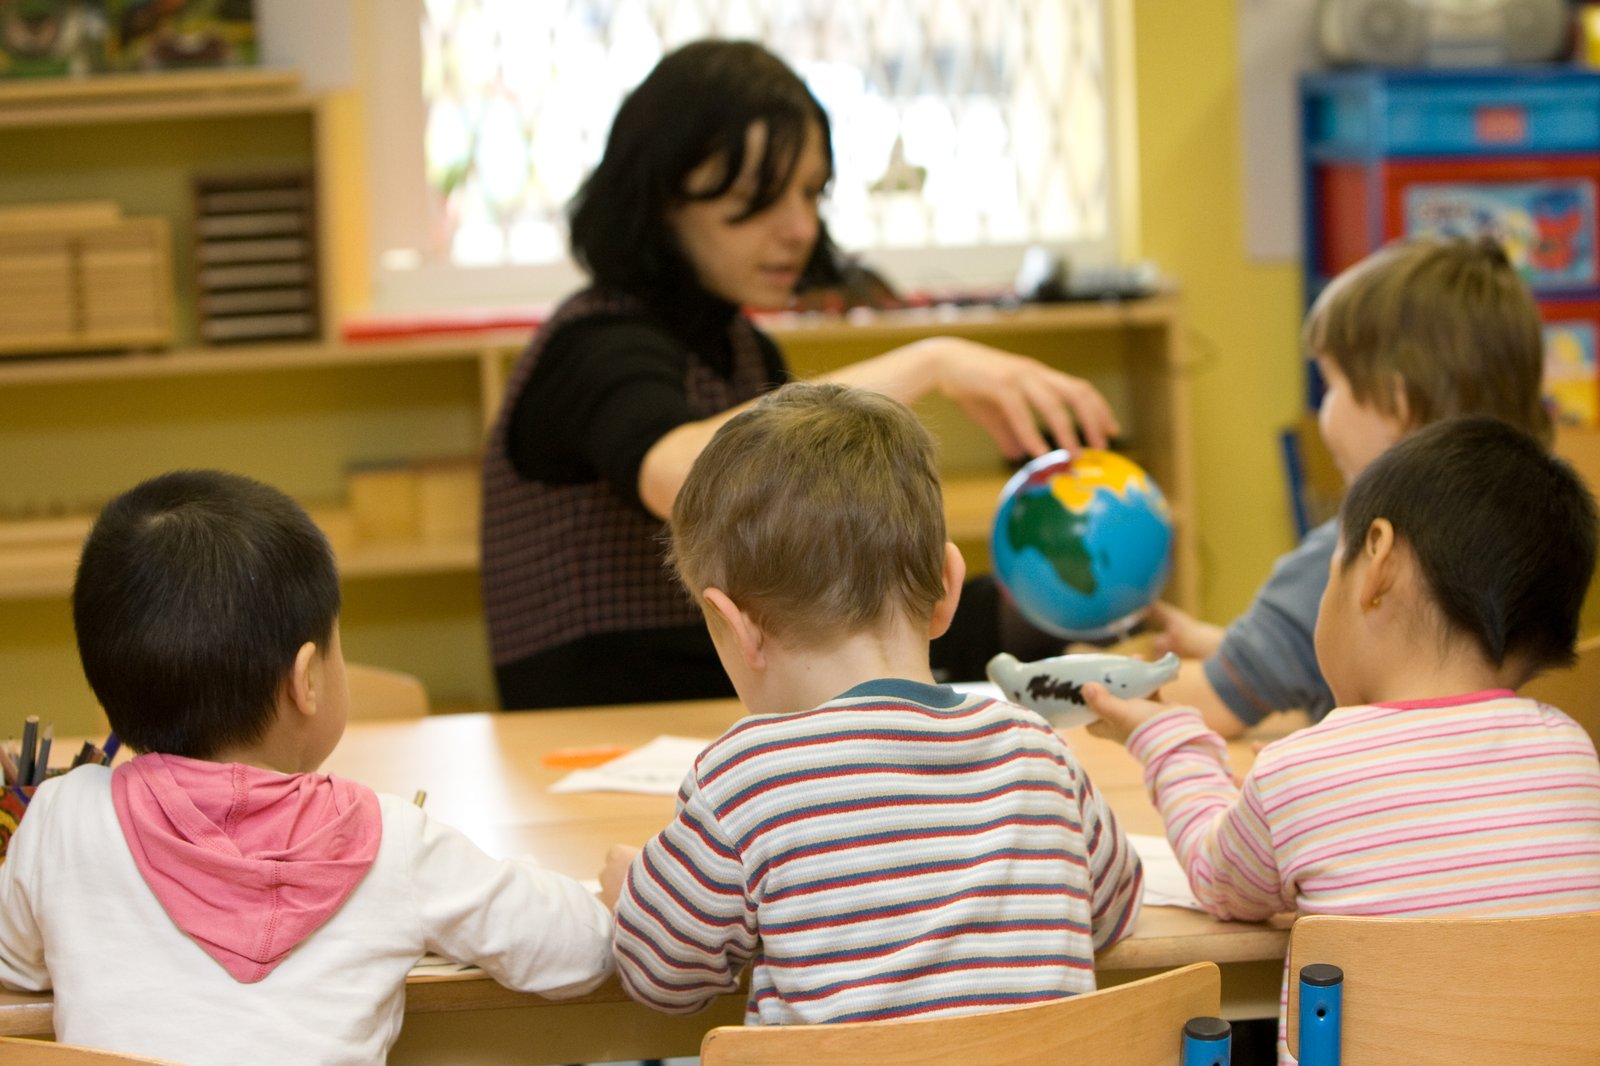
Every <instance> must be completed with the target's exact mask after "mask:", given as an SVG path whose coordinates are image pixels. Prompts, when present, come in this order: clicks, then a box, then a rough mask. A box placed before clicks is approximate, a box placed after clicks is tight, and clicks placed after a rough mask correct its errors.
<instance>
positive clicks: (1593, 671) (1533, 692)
mask: <svg viewBox="0 0 1600 1066" xmlns="http://www.w3.org/2000/svg"><path fill="white" fill-rule="evenodd" d="M1522 694H1523V695H1524V696H1527V697H1528V698H1530V699H1535V700H1542V701H1544V702H1545V703H1548V704H1550V706H1552V707H1559V708H1561V709H1562V710H1563V711H1566V712H1567V713H1568V714H1570V715H1571V716H1572V717H1573V718H1574V719H1575V720H1576V721H1577V723H1578V724H1579V725H1581V726H1583V728H1585V729H1587V730H1588V731H1589V736H1590V737H1591V738H1593V739H1594V741H1595V743H1596V744H1600V633H1595V634H1592V635H1590V636H1587V637H1584V638H1583V639H1581V640H1579V641H1578V661H1577V662H1575V663H1573V664H1572V665H1571V666H1569V667H1567V668H1566V669H1564V670H1551V671H1549V672H1548V673H1545V674H1541V675H1540V676H1538V677H1536V678H1534V679H1533V680H1532V681H1530V682H1528V683H1527V684H1526V685H1523V686H1522Z"/></svg>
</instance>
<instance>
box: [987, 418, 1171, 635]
mask: <svg viewBox="0 0 1600 1066" xmlns="http://www.w3.org/2000/svg"><path fill="white" fill-rule="evenodd" d="M990 554H991V556H992V558H993V561H994V571H995V577H996V578H997V579H998V581H999V582H1000V584H1001V586H1002V587H1003V588H1004V589H1005V590H1006V592H1007V593H1008V594H1009V595H1010V597H1011V599H1012V602H1013V603H1015V604H1016V606H1017V609H1018V610H1019V611H1021V612H1022V614H1023V616H1024V617H1026V618H1027V619H1028V620H1029V621H1030V622H1032V623H1033V624H1034V625H1036V626H1038V627H1039V628H1040V629H1043V630H1045V631H1046V632H1048V633H1053V634H1055V635H1057V636H1059V637H1062V638H1064V639H1067V640H1104V639H1106V638H1108V637H1114V636H1118V635H1121V634H1123V633H1126V632H1127V631H1128V630H1129V629H1130V628H1131V627H1132V626H1133V625H1134V624H1135V623H1136V622H1138V621H1139V619H1140V618H1142V617H1143V616H1144V614H1145V612H1146V611H1148V610H1149V609H1150V606H1151V604H1153V603H1155V601H1156V600H1157V599H1158V598H1159V597H1160V595H1161V592H1162V590H1163V589H1164V588H1165V587H1166V584H1167V578H1168V577H1169V576H1170V575H1171V572H1172V516H1171V514H1170V512H1169V511H1168V508H1167V501H1166V497H1164V496H1163V495H1162V494H1161V490H1160V488H1158V487H1157V486H1156V483H1155V482H1154V481H1152V480H1151V479H1150V476H1149V475H1148V474H1146V473H1145V472H1144V470H1143V469H1141V468H1140V467H1139V465H1138V464H1137V463H1135V462H1133V461H1132V460H1131V459H1128V458H1127V457H1126V456H1122V455H1118V454H1116V453H1114V452H1107V451H1100V450H1098V449H1093V448H1085V449H1083V450H1082V451H1080V452H1078V453H1077V454H1076V455H1070V454H1069V453H1067V452H1065V451H1054V452H1050V453H1049V454H1047V455H1042V456H1040V457H1039V458H1037V459H1035V460H1033V461H1032V462H1030V463H1028V464H1027V465H1026V466H1024V467H1023V468H1022V469H1021V470H1018V471H1017V472H1016V474H1015V475H1013V476H1012V478H1011V480H1010V481H1008V482H1006V486H1005V488H1004V489H1003V490H1001V493H1000V506H999V509H998V511H997V512H996V514H995V519H994V531H993V534H992V536H991V538H990Z"/></svg>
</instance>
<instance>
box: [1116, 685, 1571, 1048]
mask: <svg viewBox="0 0 1600 1066" xmlns="http://www.w3.org/2000/svg"><path fill="white" fill-rule="evenodd" d="M1128 750H1129V751H1130V752H1132V753H1133V755H1134V756H1135V757H1136V758H1137V759H1138V760H1139V761H1140V762H1141V763H1142V764H1143V765H1144V768H1145V771H1144V772H1145V784H1146V785H1147V787H1148V788H1149V790H1150V793H1151V797H1152V798H1153V799H1154V801H1155V804H1156V807H1157V808H1158V809H1159V810H1160V811H1161V818H1162V821H1163V822H1164V823H1165V824H1166V827H1167V836H1168V838H1169V839H1170V840H1171V841H1172V846H1173V849H1174V850H1175V851H1176V852H1177V854H1178V859H1179V861H1180V862H1181V863H1182V864H1183V868H1184V869H1185V870H1186V871H1187V872H1188V875H1189V883H1190V885H1191V886H1192V887H1193V889H1194V893H1195V896H1196V897H1197V898H1198V899H1199V900H1200V903H1201V905H1202V906H1203V907H1205V909H1206V910H1207V911H1209V912H1211V913H1212V914H1214V915H1216V916H1217V917H1219V918H1240V919H1259V918H1265V917H1267V916H1269V915H1272V914H1276V913H1278V912H1280V911H1296V912H1299V913H1301V914H1357V915H1388V916H1403V915H1427V916H1430V917H1442V916H1459V917H1485V916H1517V915H1539V914H1560V913H1567V912H1572V911H1588V910H1600V762H1597V761H1596V758H1595V748H1594V744H1593V743H1592V742H1591V741H1590V739H1589V736H1588V734H1587V733H1585V732H1584V730H1583V728H1582V727H1581V726H1579V725H1578V724H1577V723H1576V722H1574V721H1573V720H1572V719H1571V718H1568V717H1567V716H1566V715H1565V714H1563V713H1561V712H1560V711H1558V710H1556V709H1555V708H1553V707H1547V706H1545V705H1543V704H1540V703H1536V702H1534V701H1533V700H1527V699H1521V698H1519V697H1517V696H1516V695H1515V694H1514V693H1512V692H1510V691H1504V690H1500V691H1492V692H1477V693H1473V694H1471V695H1466V696H1458V697H1453V698H1445V699H1438V700H1426V701H1419V702H1413V703H1405V704H1398V703H1395V704H1375V705H1372V706H1363V707H1344V708H1339V709H1337V710H1334V711H1333V712H1332V713H1330V714H1329V715H1328V717H1327V718H1325V719H1323V721H1322V722H1320V723H1318V724H1317V725H1314V726H1311V727H1310V728H1307V729H1302V730H1300V731H1298V732H1296V733H1293V734H1291V735H1289V736H1287V737H1285V738H1284V739H1282V740H1279V741H1277V742H1276V743H1273V744H1269V745H1267V747H1265V748H1263V749H1262V751H1261V754H1260V755H1259V756H1258V757H1257V758H1256V762H1255V765H1254V767H1252V768H1251V770H1250V772H1249V774H1248V775H1246V777H1245V779H1244V783H1243V786H1242V788H1241V787H1240V786H1238V785H1236V784H1235V783H1234V780H1233V777H1232V775H1231V773H1230V772H1229V768H1228V764H1227V761H1226V749H1225V745H1224V744H1223V741H1222V739H1221V738H1220V737H1218V736H1217V735H1216V734H1215V733H1213V732H1211V731H1210V730H1209V729H1207V728H1206V727H1205V725H1204V724H1203V723H1202V722H1201V720H1200V715H1199V713H1198V712H1196V711H1193V710H1189V709H1179V710H1174V711H1171V712H1168V713H1166V714H1162V715H1160V716H1158V717H1156V718H1153V719H1151V720H1150V721H1149V722H1147V723H1145V724H1144V725H1142V726H1141V727H1139V728H1138V729H1137V730H1135V731H1134V732H1133V734H1132V735H1131V736H1130V737H1129V738H1128ZM1281 1021H1282V1019H1281V1017H1280V1040H1281ZM1280 1058H1281V1060H1282V1061H1285V1062H1292V1061H1293V1060H1292V1059H1289V1058H1288V1057H1287V1052H1286V1051H1284V1049H1283V1048H1282V1045H1281V1043H1280Z"/></svg>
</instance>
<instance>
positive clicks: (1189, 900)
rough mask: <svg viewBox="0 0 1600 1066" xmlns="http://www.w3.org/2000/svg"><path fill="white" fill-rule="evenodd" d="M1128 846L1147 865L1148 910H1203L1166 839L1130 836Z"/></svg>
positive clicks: (1138, 835)
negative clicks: (1180, 908) (1185, 908)
mask: <svg viewBox="0 0 1600 1066" xmlns="http://www.w3.org/2000/svg"><path fill="white" fill-rule="evenodd" d="M1128 843H1129V844H1131V845H1133V850H1134V851H1135V852H1137V853H1138V855H1139V861H1140V862H1141V863H1143V864H1144V902H1145V906H1147V907H1188V908H1189V909H1190V910H1192V911H1198V910H1203V909H1204V908H1202V907H1201V906H1200V901H1199V900H1197V899H1195V898H1194V893H1193V892H1192V891H1190V889H1189V878H1188V877H1187V876H1186V875H1185V874H1184V872H1183V867H1182V866H1180V865H1178V856H1177V855H1175V854H1173V851H1172V845H1171V844H1169V843H1167V838H1166V837H1157V836H1145V835H1143V834H1140V833H1129V834H1128Z"/></svg>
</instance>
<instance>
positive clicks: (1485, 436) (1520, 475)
mask: <svg viewBox="0 0 1600 1066" xmlns="http://www.w3.org/2000/svg"><path fill="white" fill-rule="evenodd" d="M1378 518H1387V519H1388V520H1389V522H1390V523H1391V524H1392V525H1393V526H1394V530H1395V535H1396V536H1397V537H1398V538H1399V539H1400V540H1402V541H1404V542H1406V543H1407V544H1408V545H1409V546H1410V548H1411V551H1412V554H1413V555H1414V556H1415V557H1416V559H1417V563H1418V566H1419V567H1420V568H1421V571H1422V575H1423V578H1424V580H1425V581H1426V582H1427V586H1428V590H1429V592H1430V593H1431V594H1432V596H1433V600H1434V602H1435V603H1436V604H1437V605H1438V607H1439V610H1440V612H1441V614H1442V615H1443V616H1444V620H1445V623H1446V624H1447V625H1448V626H1449V627H1450V628H1451V629H1452V630H1455V631H1458V632H1460V633H1462V634H1465V635H1467V636H1469V637H1470V638H1471V640H1472V641H1473V642H1474V643H1475V644H1477V646H1478V648H1479V649H1480V650H1481V651H1482V652H1483V655H1484V657H1485V659H1486V660H1487V661H1488V662H1489V663H1491V664H1492V665H1494V666H1495V667H1497V668H1498V667H1501V666H1503V665H1505V663H1506V661H1507V660H1508V659H1510V660H1513V661H1518V660H1521V661H1525V662H1526V665H1527V669H1528V671H1529V676H1532V675H1533V674H1534V673H1538V672H1539V671H1540V670H1542V669H1544V668H1546V667H1550V666H1561V665H1566V664H1569V663H1571V662H1572V659H1573V648H1574V644H1575V643H1576V641H1577V638H1578V625H1579V617H1578V616H1579V612H1580V610H1581V608H1582V606H1583V598H1584V593H1585V591H1586V590H1587V588H1588V586H1589V579H1590V577H1591V576H1592V575H1593V573H1594V566H1595V538H1596V534H1595V502H1594V498H1593V497H1592V496H1591V495H1590V493H1589V490H1588V488H1587V487H1586V486H1585V485H1584V483H1583V479H1582V478H1581V477H1579V476H1578V474H1577V473H1576V472H1574V471H1573V469H1572V467H1571V466H1569V465H1568V464H1567V463H1565V462H1563V461H1562V460H1561V459H1559V458H1557V457H1555V456H1553V455H1551V454H1550V453H1549V452H1547V451H1546V450H1545V449H1544V447H1543V446H1542V445H1540V444H1539V442H1538V441H1536V440H1534V439H1533V438H1532V437H1530V436H1528V435H1527V434H1526V433H1524V432H1522V431H1521V430H1518V429H1516V428H1514V427H1512V426H1509V425H1507V424H1506V423H1504V422H1501V421H1499V420H1498V419H1494V418H1489V417H1486V416H1474V417H1468V418H1450V419H1445V420H1443V421H1440V422H1436V423H1433V424H1431V425H1428V426H1424V427H1423V428H1421V429H1419V430H1417V431H1416V432H1415V433H1412V434H1410V435H1409V436H1407V437H1405V438H1404V439H1402V440H1401V441H1400V442H1399V443H1398V444H1395V445H1394V446H1392V447H1391V448H1389V449H1388V451H1386V452H1384V453H1383V454H1382V455H1381V456H1379V457H1378V458H1377V459H1376V460H1374V461H1373V462H1372V464H1371V465H1370V466H1368V467H1367V469H1366V470H1364V471H1363V472H1362V474H1361V476H1360V477H1358V478H1357V479H1356V482H1355V484H1354V485H1352V486H1351V487H1350V492H1349V495H1348V496H1346V497H1345V501H1344V506H1343V507H1342V508H1341V510H1340V523H1341V533H1342V535H1343V537H1344V555H1343V558H1342V559H1341V560H1340V566H1348V565H1349V564H1350V563H1351V561H1352V560H1354V559H1355V557H1356V556H1357V555H1358V554H1359V553H1360V552H1361V550H1362V543H1363V540H1364V539H1365V536H1366V533H1367V530H1368V529H1369V528H1370V527H1371V525H1372V522H1373V520H1374V519H1378Z"/></svg>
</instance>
